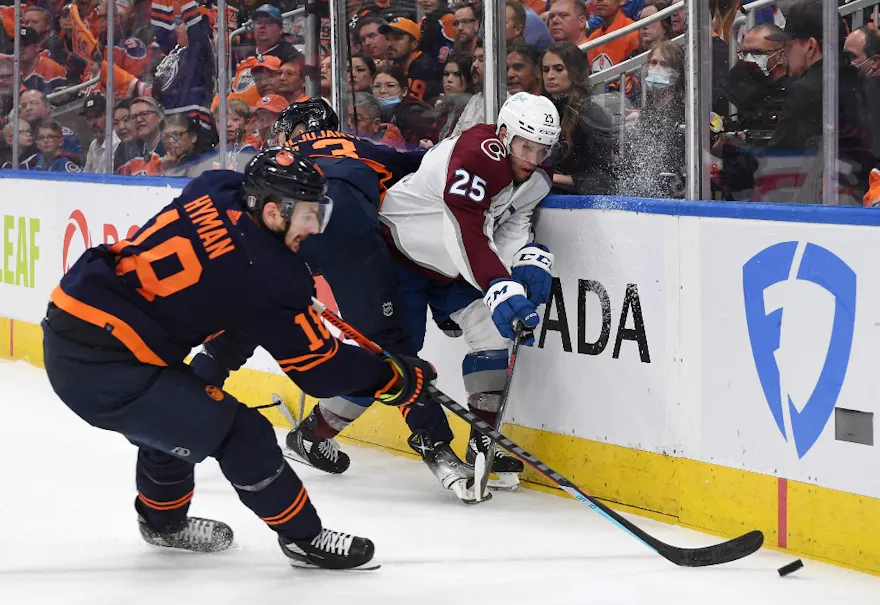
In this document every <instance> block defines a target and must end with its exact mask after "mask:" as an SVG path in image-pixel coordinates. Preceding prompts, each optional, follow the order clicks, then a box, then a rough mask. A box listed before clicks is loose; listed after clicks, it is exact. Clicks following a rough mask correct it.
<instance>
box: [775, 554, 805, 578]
mask: <svg viewBox="0 0 880 605" xmlns="http://www.w3.org/2000/svg"><path fill="white" fill-rule="evenodd" d="M803 566H804V562H803V561H801V560H800V559H797V560H796V561H792V562H791V563H789V564H788V565H783V566H782V567H780V568H779V569H777V570H776V571H778V572H779V577H781V578H784V577H785V576H787V575H788V574H790V573H794V572H796V571H797V570H799V569H800V568H801V567H803Z"/></svg>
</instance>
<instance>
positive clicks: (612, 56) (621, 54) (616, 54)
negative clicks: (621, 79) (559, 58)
mask: <svg viewBox="0 0 880 605" xmlns="http://www.w3.org/2000/svg"><path fill="white" fill-rule="evenodd" d="M630 23H633V20H632V19H630V18H629V17H627V16H626V15H624V14H623V11H620V12H618V13H617V17H615V19H614V21H612V23H611V25H610V26H609V27H607V28H606V27H605V26H604V24H603V26H602V27H599V28H596V29H595V30H594V31H593V33H591V34H590V36H589V37H588V38H587V41H590V40H595V39H596V38H599V37H601V36H604V35H605V34H607V33H609V32H613V31H617V30H619V29H622V28H624V27H626V26H627V25H629V24H630ZM638 48H639V32H638V31H634V32H632V33H631V34H628V35H626V36H623V37H622V38H617V39H616V40H611V41H610V42H607V43H605V44H603V45H602V46H598V47H596V48H594V49H592V50H589V51H587V63H589V64H590V71H591V73H594V74H595V73H598V72H600V71H602V70H604V69H608V68H609V67H614V66H615V65H617V64H618V63H621V62H622V61H625V60H626V59H627V58H628V57H629V56H630V55H632V54H633V53H634V52H635V51H637V50H638Z"/></svg>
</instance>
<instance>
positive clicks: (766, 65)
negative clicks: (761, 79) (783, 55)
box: [743, 50, 780, 76]
mask: <svg viewBox="0 0 880 605" xmlns="http://www.w3.org/2000/svg"><path fill="white" fill-rule="evenodd" d="M779 52H780V51H778V50H777V51H776V52H775V53H772V54H769V55H753V54H752V53H749V54H747V55H746V56H745V57H743V61H745V62H746V63H754V64H755V65H757V66H758V68H759V69H760V70H761V73H763V74H764V75H765V76H769V75H770V57H775V56H776V55H777V54H779Z"/></svg>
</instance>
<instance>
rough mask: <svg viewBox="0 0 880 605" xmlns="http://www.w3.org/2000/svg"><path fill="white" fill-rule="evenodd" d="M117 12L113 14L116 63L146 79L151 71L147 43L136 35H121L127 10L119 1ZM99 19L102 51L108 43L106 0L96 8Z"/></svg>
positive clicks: (134, 74)
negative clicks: (122, 7) (123, 8)
mask: <svg viewBox="0 0 880 605" xmlns="http://www.w3.org/2000/svg"><path fill="white" fill-rule="evenodd" d="M115 8H116V12H115V13H114V15H113V22H114V25H115V27H116V29H115V42H114V45H115V46H114V48H113V62H114V65H117V66H119V67H120V68H121V69H123V70H125V71H126V72H128V73H130V74H131V75H132V76H134V77H135V78H137V79H138V80H145V79H146V77H147V76H148V75H149V71H150V57H149V53H148V52H147V45H146V44H144V42H143V40H141V39H140V38H136V37H134V36H121V35H120V33H122V32H123V31H124V30H123V29H122V20H123V17H124V16H125V14H126V13H125V11H124V10H122V9H121V7H120V6H119V2H117V3H116V5H115ZM95 16H96V19H97V28H98V32H97V36H95V37H96V38H97V39H98V40H99V42H100V49H101V50H102V52H103V51H104V48H105V47H106V45H107V2H106V0H104V1H103V2H101V3H100V4H99V5H98V8H96V9H95Z"/></svg>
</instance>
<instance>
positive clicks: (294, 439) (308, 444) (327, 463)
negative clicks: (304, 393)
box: [284, 407, 351, 475]
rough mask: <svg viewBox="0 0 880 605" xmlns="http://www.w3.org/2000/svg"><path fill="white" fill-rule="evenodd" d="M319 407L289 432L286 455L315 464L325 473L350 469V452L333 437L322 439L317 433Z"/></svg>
mask: <svg viewBox="0 0 880 605" xmlns="http://www.w3.org/2000/svg"><path fill="white" fill-rule="evenodd" d="M317 409H318V408H317V407H316V408H315V409H313V410H312V413H311V414H309V416H308V418H306V419H305V420H303V422H302V423H300V424H299V425H298V426H296V427H294V429H293V430H292V431H290V432H289V433H288V434H287V448H286V449H285V450H284V455H285V456H286V457H287V458H290V459H291V460H295V461H296V462H302V463H303V464H308V465H309V466H313V467H315V468H316V469H318V470H322V471H324V472H325V473H332V474H335V475H338V474H340V473H344V472H345V471H346V470H347V469H348V465H349V464H350V463H351V460H350V459H349V457H348V454H346V453H345V452H343V451H342V450H340V449H339V444H338V443H336V441H335V440H333V439H321V438H320V437H318V436H317V435H315V427H316V426H317V424H318V419H317V417H316V416H315V414H317V413H318V412H317V411H316V410H317Z"/></svg>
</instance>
